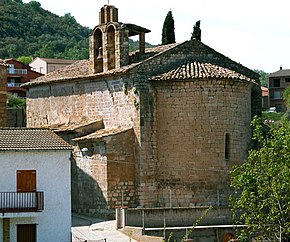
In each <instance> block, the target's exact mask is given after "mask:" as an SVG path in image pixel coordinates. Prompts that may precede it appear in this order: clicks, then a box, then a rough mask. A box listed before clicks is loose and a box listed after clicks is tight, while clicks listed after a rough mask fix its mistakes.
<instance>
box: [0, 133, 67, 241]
mask: <svg viewBox="0 0 290 242" xmlns="http://www.w3.org/2000/svg"><path fill="white" fill-rule="evenodd" d="M70 155H71V146H70V145H69V144H67V143H66V142H65V141H64V140H62V139H61V138H60V137H59V136H57V135H56V134H55V133H53V132H52V131H51V130H49V129H31V128H30V129H28V128H11V129H9V128H0V165H1V174H0V241H3V242H35V241H38V242H49V241H54V242H69V241H71V232H70V231H71V178H70V177H71V176H70Z"/></svg>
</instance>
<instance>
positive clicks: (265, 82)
mask: <svg viewBox="0 0 290 242" xmlns="http://www.w3.org/2000/svg"><path fill="white" fill-rule="evenodd" d="M254 72H257V73H258V74H259V75H260V83H261V86H263V87H268V78H269V73H267V72H265V71H262V70H257V69H254Z"/></svg>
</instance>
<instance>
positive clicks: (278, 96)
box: [273, 91, 281, 99]
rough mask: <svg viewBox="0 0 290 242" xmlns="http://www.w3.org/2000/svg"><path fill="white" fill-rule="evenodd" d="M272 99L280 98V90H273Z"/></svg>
mask: <svg viewBox="0 0 290 242" xmlns="http://www.w3.org/2000/svg"><path fill="white" fill-rule="evenodd" d="M273 98H274V99H281V92H279V91H274V96H273Z"/></svg>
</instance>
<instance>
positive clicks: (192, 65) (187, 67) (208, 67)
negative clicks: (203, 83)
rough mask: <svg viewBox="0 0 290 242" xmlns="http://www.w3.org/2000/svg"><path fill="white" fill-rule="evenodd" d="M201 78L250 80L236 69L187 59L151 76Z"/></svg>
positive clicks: (161, 79) (174, 78)
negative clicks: (168, 69) (166, 70)
mask: <svg viewBox="0 0 290 242" xmlns="http://www.w3.org/2000/svg"><path fill="white" fill-rule="evenodd" d="M203 78H206V79H210V78H218V79H237V80H241V81H252V80H251V79H250V78H248V77H246V76H244V75H242V74H240V73H238V72H236V71H233V70H230V69H228V68H225V67H222V66H219V65H216V64H212V63H208V62H203V61H198V60H187V61H185V62H183V63H181V64H179V65H178V66H176V67H175V68H173V69H171V70H170V71H168V72H164V73H163V74H161V75H157V76H154V77H152V78H151V80H155V81H167V80H186V79H203ZM253 81H254V80H253Z"/></svg>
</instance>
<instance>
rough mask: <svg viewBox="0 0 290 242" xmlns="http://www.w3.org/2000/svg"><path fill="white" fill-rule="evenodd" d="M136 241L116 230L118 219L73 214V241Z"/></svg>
mask: <svg viewBox="0 0 290 242" xmlns="http://www.w3.org/2000/svg"><path fill="white" fill-rule="evenodd" d="M85 241H86V242H136V241H135V240H133V239H130V238H129V237H128V236H126V235H124V234H123V233H121V232H119V231H117V230H116V221H115V220H111V221H104V220H101V219H96V218H90V217H85V216H81V215H77V214H73V216H72V242H85Z"/></svg>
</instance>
